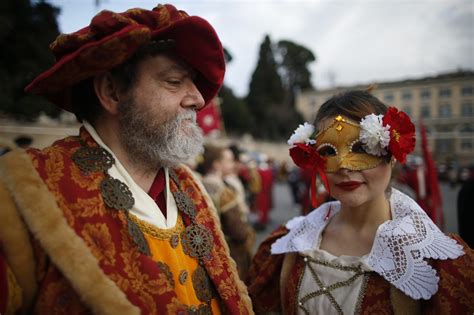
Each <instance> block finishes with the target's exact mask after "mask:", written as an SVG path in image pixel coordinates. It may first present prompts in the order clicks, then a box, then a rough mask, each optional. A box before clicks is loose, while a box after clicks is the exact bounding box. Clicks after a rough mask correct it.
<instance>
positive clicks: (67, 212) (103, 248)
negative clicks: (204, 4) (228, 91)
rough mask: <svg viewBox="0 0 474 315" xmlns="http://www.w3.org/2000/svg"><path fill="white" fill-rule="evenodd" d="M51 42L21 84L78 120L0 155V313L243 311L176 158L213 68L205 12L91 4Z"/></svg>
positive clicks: (214, 227) (216, 230) (215, 231)
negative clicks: (45, 139)
mask: <svg viewBox="0 0 474 315" xmlns="http://www.w3.org/2000/svg"><path fill="white" fill-rule="evenodd" d="M50 48H51V50H52V51H53V53H54V54H55V56H56V63H55V64H54V65H53V66H52V68H51V69H49V70H47V71H46V72H44V73H42V74H40V75H39V76H38V77H37V78H36V79H35V80H34V81H33V82H32V83H31V84H30V85H28V87H27V88H26V91H27V92H30V93H34V94H40V95H43V96H45V97H47V98H48V99H50V100H51V101H53V102H54V103H55V104H57V105H58V106H60V107H61V108H63V109H65V110H68V111H71V112H73V113H75V114H76V116H77V118H78V119H79V120H80V121H82V123H83V126H82V127H81V130H80V134H79V135H78V136H75V137H68V138H65V139H63V140H59V141H57V142H55V143H54V144H53V145H52V146H51V147H48V148H46V149H44V150H37V149H27V150H26V151H24V150H17V151H13V152H10V153H9V154H7V155H5V156H3V157H2V159H1V160H0V202H1V204H2V208H1V209H0V222H1V225H2V226H1V229H0V314H13V313H15V312H23V313H28V314H90V313H94V314H114V315H115V314H188V313H189V314H191V313H192V314H195V313H196V314H251V313H252V309H251V303H250V300H249V298H248V294H247V290H246V288H245V286H244V285H243V283H242V282H241V281H240V280H239V278H238V274H237V272H236V268H235V263H234V262H233V261H232V260H231V259H230V258H229V250H228V247H227V245H226V243H225V239H224V237H223V235H222V233H221V231H220V227H219V224H218V221H217V218H216V216H215V209H214V208H213V205H212V202H211V200H210V198H209V197H208V195H207V194H206V193H205V191H204V190H203V188H202V186H201V185H200V183H199V182H198V181H197V180H196V179H195V178H194V177H193V175H192V172H191V171H189V169H187V168H186V167H184V166H183V165H182V162H184V161H186V160H188V159H189V158H191V157H192V156H194V155H195V154H197V153H199V152H200V151H201V148H202V142H203V137H202V132H201V130H200V129H199V128H198V127H197V125H196V111H197V110H199V109H201V108H203V107H204V106H205V105H206V104H207V103H208V102H210V101H211V100H212V98H213V97H214V96H215V95H216V93H217V92H218V90H219V88H220V87H221V85H222V82H223V77H224V71H225V65H224V55H223V49H222V46H221V43H220V41H219V38H218V37H217V35H216V33H215V31H214V29H213V28H212V26H211V25H210V24H209V23H208V22H207V21H205V20H204V19H202V18H200V17H197V16H188V15H187V14H186V13H185V12H183V11H179V10H177V9H176V8H175V7H173V6H171V5H159V6H157V7H156V8H154V9H153V10H151V11H150V10H143V9H131V10H128V11H126V12H123V13H114V12H110V11H102V12H101V13H99V14H98V15H96V16H95V17H94V18H93V19H92V21H91V23H90V25H89V26H88V27H85V28H83V29H81V30H79V31H77V32H75V33H72V34H69V35H60V36H59V37H58V38H57V39H56V40H55V41H54V42H53V43H52V44H51V46H50Z"/></svg>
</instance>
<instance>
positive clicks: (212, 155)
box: [198, 144, 227, 175]
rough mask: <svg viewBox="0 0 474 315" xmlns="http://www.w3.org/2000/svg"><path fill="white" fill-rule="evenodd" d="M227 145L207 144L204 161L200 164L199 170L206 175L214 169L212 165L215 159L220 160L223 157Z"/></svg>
mask: <svg viewBox="0 0 474 315" xmlns="http://www.w3.org/2000/svg"><path fill="white" fill-rule="evenodd" d="M225 150H227V148H226V147H222V146H218V145H212V144H205V145H204V153H203V159H202V162H201V163H200V164H199V166H198V172H199V173H201V174H203V175H206V174H207V173H209V172H210V171H211V170H212V165H213V164H214V162H215V161H219V160H220V159H221V158H222V155H223V153H224V151H225Z"/></svg>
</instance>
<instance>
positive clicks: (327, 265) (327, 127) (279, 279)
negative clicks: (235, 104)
mask: <svg viewBox="0 0 474 315" xmlns="http://www.w3.org/2000/svg"><path fill="white" fill-rule="evenodd" d="M288 143H289V144H290V146H291V148H290V155H291V157H292V158H293V161H294V162H295V164H296V165H298V166H299V167H301V168H305V169H308V170H310V171H311V172H312V174H313V189H312V200H313V201H315V200H316V198H315V189H314V187H315V181H316V178H317V177H319V178H320V179H321V180H322V182H323V183H324V185H325V187H326V189H327V191H328V192H329V194H330V195H331V196H332V197H333V198H334V199H335V201H332V202H328V203H324V204H322V205H320V206H319V207H317V208H316V206H317V205H316V204H315V202H313V205H314V206H315V208H316V209H315V210H314V211H312V212H311V213H310V214H308V215H307V216H304V217H297V218H294V219H292V220H290V221H289V222H288V223H287V224H286V225H285V226H282V227H280V228H279V229H277V230H276V231H274V232H273V233H272V235H270V236H269V237H268V238H267V239H266V240H265V241H264V242H263V243H262V245H261V246H260V248H259V249H258V251H257V254H256V255H255V257H254V260H253V263H252V267H251V271H250V274H249V277H248V281H247V283H248V285H249V293H250V296H251V297H252V301H253V303H254V308H255V311H256V313H257V314H267V313H282V314H359V313H361V314H434V313H436V314H472V313H473V311H474V302H473V300H474V299H473V296H472V292H474V272H473V270H474V263H473V262H474V253H473V250H472V249H470V248H469V247H468V246H467V245H466V244H465V243H464V242H463V241H462V240H461V239H460V238H459V237H458V236H456V235H449V236H448V235H445V234H444V233H443V232H441V231H440V230H439V228H438V227H437V226H436V225H435V224H434V223H433V222H432V221H431V220H430V218H429V217H428V216H427V215H426V213H425V212H424V211H423V210H422V209H421V208H420V207H419V206H418V205H417V204H416V202H415V201H413V200H412V199H411V198H410V197H408V196H406V195H405V194H403V193H402V192H400V191H398V190H396V189H394V188H391V187H390V184H389V183H390V177H391V173H392V168H393V166H394V164H395V163H396V162H400V163H404V162H405V160H406V155H407V154H409V153H411V152H412V151H413V149H414V146H415V127H414V125H413V123H412V122H411V121H410V118H409V117H408V116H407V115H406V114H405V113H403V112H400V111H398V110H397V109H396V108H395V107H387V106H386V105H385V104H383V103H382V102H381V101H379V100H378V99H377V98H375V97H374V96H372V95H371V94H370V93H368V92H365V91H350V92H346V93H343V94H339V95H336V96H334V97H332V98H331V99H329V100H328V101H326V102H325V103H324V104H323V105H322V106H321V107H320V109H319V111H318V114H317V116H316V119H315V123H314V125H311V124H308V123H305V124H304V125H300V126H299V127H298V129H296V131H295V133H294V134H293V135H292V136H291V138H290V139H289V140H288Z"/></svg>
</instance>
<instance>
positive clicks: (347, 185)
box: [336, 181, 363, 190]
mask: <svg viewBox="0 0 474 315" xmlns="http://www.w3.org/2000/svg"><path fill="white" fill-rule="evenodd" d="M362 184H363V183H362V182H356V181H347V182H340V183H339V184H336V186H337V187H339V188H341V189H344V190H354V189H357V188H359V186H360V185H362Z"/></svg>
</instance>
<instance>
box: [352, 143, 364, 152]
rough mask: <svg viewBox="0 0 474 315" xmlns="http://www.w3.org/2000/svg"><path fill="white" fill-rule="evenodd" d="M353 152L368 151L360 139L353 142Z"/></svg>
mask: <svg viewBox="0 0 474 315" xmlns="http://www.w3.org/2000/svg"><path fill="white" fill-rule="evenodd" d="M351 152H353V153H367V151H365V149H364V145H363V144H362V142H360V141H356V142H354V143H353V144H352V147H351Z"/></svg>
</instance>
